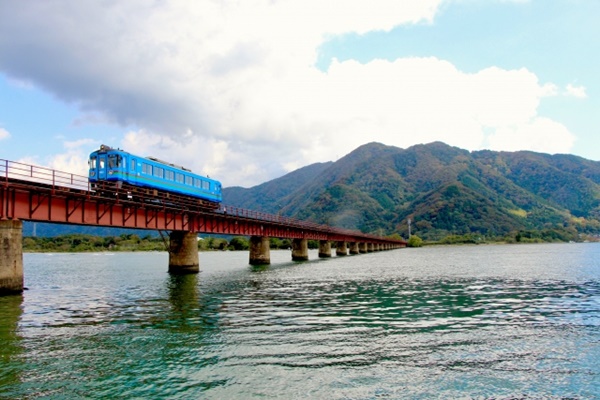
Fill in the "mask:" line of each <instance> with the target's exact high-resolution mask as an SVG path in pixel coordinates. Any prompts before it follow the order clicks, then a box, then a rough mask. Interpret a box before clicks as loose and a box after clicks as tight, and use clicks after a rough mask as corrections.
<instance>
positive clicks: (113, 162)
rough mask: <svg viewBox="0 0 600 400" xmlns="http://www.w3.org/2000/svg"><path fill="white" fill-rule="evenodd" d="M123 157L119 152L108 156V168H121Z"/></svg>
mask: <svg viewBox="0 0 600 400" xmlns="http://www.w3.org/2000/svg"><path fill="white" fill-rule="evenodd" d="M122 159H123V158H122V157H121V156H120V155H117V154H111V155H109V156H108V168H119V167H120V166H121V161H122Z"/></svg>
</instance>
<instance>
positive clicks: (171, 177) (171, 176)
mask: <svg viewBox="0 0 600 400" xmlns="http://www.w3.org/2000/svg"><path fill="white" fill-rule="evenodd" d="M165 178H166V179H168V180H170V181H173V180H175V172H173V171H169V170H165Z"/></svg>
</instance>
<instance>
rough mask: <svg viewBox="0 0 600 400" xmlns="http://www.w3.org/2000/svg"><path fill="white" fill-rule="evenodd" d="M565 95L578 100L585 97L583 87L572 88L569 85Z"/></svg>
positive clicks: (572, 86)
mask: <svg viewBox="0 0 600 400" xmlns="http://www.w3.org/2000/svg"><path fill="white" fill-rule="evenodd" d="M565 94H566V95H567V96H572V97H577V98H579V99H585V98H586V97H587V93H586V92H585V87H584V86H574V85H571V84H570V83H569V84H568V85H567V88H566V90H565Z"/></svg>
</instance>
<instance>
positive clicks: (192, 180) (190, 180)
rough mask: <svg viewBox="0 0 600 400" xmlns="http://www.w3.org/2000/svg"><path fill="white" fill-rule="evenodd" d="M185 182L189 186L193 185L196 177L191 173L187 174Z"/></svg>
mask: <svg viewBox="0 0 600 400" xmlns="http://www.w3.org/2000/svg"><path fill="white" fill-rule="evenodd" d="M185 184H186V185H188V186H192V185H193V184H194V178H192V177H191V176H189V175H186V176H185Z"/></svg>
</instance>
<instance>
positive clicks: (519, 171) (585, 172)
mask: <svg viewBox="0 0 600 400" xmlns="http://www.w3.org/2000/svg"><path fill="white" fill-rule="evenodd" d="M224 202H225V204H228V205H234V206H238V207H242V208H248V209H253V210H259V211H264V212H269V213H281V214H283V215H287V216H291V217H296V218H299V219H305V220H311V221H314V222H318V223H325V224H329V225H333V226H336V227H342V228H349V229H358V230H361V231H363V232H368V233H383V234H392V233H396V232H398V233H400V234H402V235H404V236H406V235H407V229H408V228H407V223H406V221H407V219H408V218H410V219H411V220H412V221H413V225H412V226H413V232H417V233H418V234H419V236H421V237H423V238H426V239H430V240H436V239H440V238H443V237H445V236H448V235H465V234H471V233H472V234H477V235H486V236H496V237H497V236H503V235H516V234H518V233H519V232H520V231H521V232H526V231H531V230H537V231H553V230H560V231H565V230H566V231H568V232H571V233H573V235H575V236H576V234H577V233H587V234H598V233H600V163H599V162H595V161H590V160H586V159H583V158H580V157H576V156H570V155H548V154H540V153H533V152H524V151H523V152H512V153H511V152H493V151H487V150H486V151H479V152H469V151H466V150H462V149H459V148H456V147H451V146H448V145H446V144H444V143H440V142H435V143H430V144H426V145H417V146H413V147H410V148H408V149H401V148H397V147H392V146H385V145H383V144H380V143H369V144H367V145H364V146H361V147H359V148H358V149H356V150H355V151H353V152H352V153H350V154H348V155H347V156H345V157H343V158H341V159H340V160H338V161H337V162H335V163H324V164H314V165H311V166H308V167H305V168H302V169H301V170H298V171H295V172H292V173H290V174H288V175H285V176H283V177H281V178H278V179H276V180H273V181H270V182H266V183H264V184H261V185H259V186H255V187H253V188H249V189H244V188H239V187H238V188H226V189H225V190H224Z"/></svg>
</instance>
